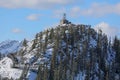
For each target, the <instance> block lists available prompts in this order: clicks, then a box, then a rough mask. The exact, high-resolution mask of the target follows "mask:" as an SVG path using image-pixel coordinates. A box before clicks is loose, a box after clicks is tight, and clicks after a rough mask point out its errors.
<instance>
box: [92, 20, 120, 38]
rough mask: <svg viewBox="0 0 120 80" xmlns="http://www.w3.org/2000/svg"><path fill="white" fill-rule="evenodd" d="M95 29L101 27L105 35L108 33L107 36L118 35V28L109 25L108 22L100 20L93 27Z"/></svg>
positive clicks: (119, 32) (119, 29)
mask: <svg viewBox="0 0 120 80" xmlns="http://www.w3.org/2000/svg"><path fill="white" fill-rule="evenodd" d="M94 29H95V30H97V31H98V30H99V29H101V30H102V31H103V33H105V34H106V35H108V37H112V38H113V37H114V36H116V35H117V36H118V37H120V36H119V34H120V28H117V27H112V26H110V25H109V24H108V23H105V22H101V23H99V24H97V25H96V26H95V27H94Z"/></svg>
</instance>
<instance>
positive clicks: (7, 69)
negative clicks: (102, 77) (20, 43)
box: [0, 57, 22, 80]
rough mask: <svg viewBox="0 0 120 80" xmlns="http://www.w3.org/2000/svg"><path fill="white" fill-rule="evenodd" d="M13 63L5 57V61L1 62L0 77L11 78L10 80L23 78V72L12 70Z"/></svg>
mask: <svg viewBox="0 0 120 80" xmlns="http://www.w3.org/2000/svg"><path fill="white" fill-rule="evenodd" d="M12 66H13V61H12V60H11V59H10V58H8V57H5V58H4V59H3V60H1V61H0V76H1V77H2V78H5V77H7V78H9V79H11V78H12V79H14V80H16V79H18V78H19V77H20V76H21V73H22V70H19V69H15V68H12Z"/></svg>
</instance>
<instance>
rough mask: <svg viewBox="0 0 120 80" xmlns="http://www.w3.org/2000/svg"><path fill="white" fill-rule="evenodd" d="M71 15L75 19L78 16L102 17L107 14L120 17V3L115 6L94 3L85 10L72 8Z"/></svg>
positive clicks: (77, 7)
mask: <svg viewBox="0 0 120 80" xmlns="http://www.w3.org/2000/svg"><path fill="white" fill-rule="evenodd" d="M70 14H71V16H73V17H78V16H91V17H101V16H104V15H107V14H117V15H120V3H117V4H113V5H111V4H98V3H93V4H92V5H91V6H90V7H89V8H85V9H83V8H80V7H79V6H74V7H72V8H71V10H70Z"/></svg>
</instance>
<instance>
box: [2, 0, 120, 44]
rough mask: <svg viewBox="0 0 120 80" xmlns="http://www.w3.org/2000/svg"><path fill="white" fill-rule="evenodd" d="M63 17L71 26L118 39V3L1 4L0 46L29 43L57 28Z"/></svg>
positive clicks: (15, 0)
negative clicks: (84, 26)
mask: <svg viewBox="0 0 120 80" xmlns="http://www.w3.org/2000/svg"><path fill="white" fill-rule="evenodd" d="M63 13H66V14H67V19H68V20H69V21H71V22H72V23H76V24H90V25H91V26H92V27H93V28H95V29H99V28H100V29H102V30H103V32H104V33H106V34H107V35H108V36H109V37H110V36H111V37H113V36H115V35H117V36H119V35H120V1H119V0H109V1H108V0H0V28H1V29H0V36H1V38H0V42H1V41H4V40H8V39H11V40H19V41H21V40H23V39H24V38H27V39H32V38H34V35H35V34H36V33H37V32H40V31H42V30H44V29H46V28H48V27H52V26H55V25H57V24H59V20H60V19H61V18H62V14H63ZM119 37H120V36H119Z"/></svg>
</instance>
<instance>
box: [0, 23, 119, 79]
mask: <svg viewBox="0 0 120 80" xmlns="http://www.w3.org/2000/svg"><path fill="white" fill-rule="evenodd" d="M115 41H116V42H118V43H117V44H116V42H115ZM115 41H114V42H113V43H114V45H113V44H111V42H110V41H108V38H107V36H106V35H105V34H103V33H102V31H101V30H99V31H98V32H96V31H95V30H94V29H93V28H91V26H90V25H83V24H80V25H75V24H71V23H69V22H68V23H67V24H61V25H58V26H56V27H55V28H50V29H47V30H45V31H43V32H39V33H37V34H36V36H35V38H34V39H33V40H32V41H29V42H27V41H26V40H24V41H23V47H22V48H21V50H20V51H18V52H17V54H15V55H14V54H12V55H11V56H13V57H12V58H11V56H8V57H10V58H11V59H12V60H13V64H12V66H11V68H12V69H13V68H17V69H18V70H22V73H21V75H19V78H17V79H20V80H23V79H28V80H119V79H120V77H119V75H120V72H119V70H120V69H119V57H116V54H117V55H118V56H120V54H119V52H120V51H119V49H120V47H115V46H116V45H118V46H120V43H119V42H120V41H119V40H118V39H117V38H116V40H115ZM0 72H2V71H0ZM1 75H2V78H5V77H7V76H5V75H3V74H1ZM9 75H10V74H9ZM11 78H12V79H16V78H14V77H12V76H11ZM11 78H9V79H11Z"/></svg>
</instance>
